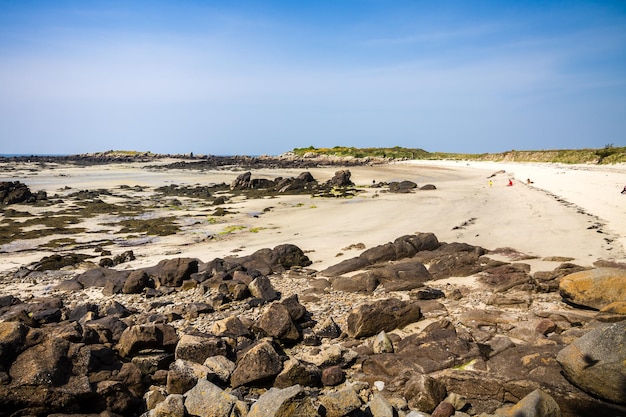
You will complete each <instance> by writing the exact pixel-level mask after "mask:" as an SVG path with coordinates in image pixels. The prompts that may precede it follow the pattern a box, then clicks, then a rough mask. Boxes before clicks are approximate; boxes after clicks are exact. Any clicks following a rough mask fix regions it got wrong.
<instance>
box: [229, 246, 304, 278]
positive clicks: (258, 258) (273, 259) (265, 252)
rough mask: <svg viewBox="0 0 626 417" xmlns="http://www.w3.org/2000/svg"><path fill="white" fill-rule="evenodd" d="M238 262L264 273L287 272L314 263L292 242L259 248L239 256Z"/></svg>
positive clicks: (248, 268)
mask: <svg viewBox="0 0 626 417" xmlns="http://www.w3.org/2000/svg"><path fill="white" fill-rule="evenodd" d="M236 262H237V264H239V265H241V266H243V267H244V268H245V269H247V270H256V271H259V272H260V273H261V274H263V275H269V274H272V273H281V272H285V271H288V270H289V269H291V268H292V267H306V266H309V265H311V263H312V262H311V260H310V259H309V258H308V257H307V256H306V255H305V254H304V252H303V251H302V249H300V248H299V247H297V246H296V245H292V244H282V245H278V246H276V247H275V248H274V249H269V248H264V249H259V250H258V251H256V252H254V253H252V254H251V255H248V256H242V257H240V258H237V260H236Z"/></svg>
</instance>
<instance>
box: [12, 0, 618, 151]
mask: <svg viewBox="0 0 626 417" xmlns="http://www.w3.org/2000/svg"><path fill="white" fill-rule="evenodd" d="M609 144H610V145H614V146H626V1H577V0H568V1H550V0H546V1H524V0H517V1H505V0H501V1H472V0H459V1H447V0H438V1H420V0H406V1H403V0H398V1H395V0H334V1H330V0H316V1H308V0H302V1H287V0H285V1H262V0H258V1H238V0H229V1H211V0H206V1H200V0H196V1H194V0H172V1H160V0H153V1H128V0H127V1H115V0H107V1H104V0H102V1H88V0H82V1H65V0H55V1H48V0H46V1H31V0H19V1H18V0H0V154H77V153H87V152H100V151H106V150H137V151H150V152H155V153H170V154H183V153H190V152H193V153H194V154H211V155H261V154H268V155H278V154H281V153H283V152H287V151H289V150H292V149H294V148H303V147H308V146H314V147H317V148H321V147H334V146H354V147H393V146H402V147H410V148H421V149H425V150H427V151H430V152H458V153H484V152H503V151H507V150H513V149H515V150H540V149H579V148H602V147H604V146H606V145H609Z"/></svg>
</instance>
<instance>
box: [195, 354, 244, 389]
mask: <svg viewBox="0 0 626 417" xmlns="http://www.w3.org/2000/svg"><path fill="white" fill-rule="evenodd" d="M203 365H204V366H206V367H207V368H209V371H210V372H211V373H213V374H215V376H216V377H217V378H218V379H219V380H220V381H222V382H223V383H225V384H228V382H229V381H230V376H231V375H232V373H233V371H234V370H235V367H236V365H235V363H234V362H232V361H231V360H230V359H228V358H227V357H226V356H211V357H209V358H206V360H205V361H204V364H203Z"/></svg>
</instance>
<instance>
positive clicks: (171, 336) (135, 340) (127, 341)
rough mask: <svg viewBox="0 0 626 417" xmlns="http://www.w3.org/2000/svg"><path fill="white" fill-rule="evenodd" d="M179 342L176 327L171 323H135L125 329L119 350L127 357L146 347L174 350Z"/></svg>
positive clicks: (167, 350) (118, 346)
mask: <svg viewBox="0 0 626 417" xmlns="http://www.w3.org/2000/svg"><path fill="white" fill-rule="evenodd" d="M177 343H178V335H177V334H176V329H175V328H174V327H172V326H170V325H169V324H145V325H135V326H131V327H128V328H127V329H126V330H124V332H123V333H122V336H121V337H120V340H119V343H118V344H117V350H118V352H119V354H120V356H121V357H123V358H125V357H130V356H133V355H135V354H136V353H138V352H140V351H142V350H145V349H156V350H159V351H165V352H173V351H174V348H175V347H176V344H177Z"/></svg>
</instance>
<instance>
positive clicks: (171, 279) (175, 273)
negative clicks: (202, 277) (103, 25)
mask: <svg viewBox="0 0 626 417" xmlns="http://www.w3.org/2000/svg"><path fill="white" fill-rule="evenodd" d="M145 271H146V272H147V273H148V275H149V276H150V277H151V278H153V280H154V282H155V284H157V285H158V286H164V287H180V285H181V284H182V283H183V281H184V280H187V279H189V278H190V276H191V274H194V273H196V272H198V260H197V259H192V258H175V259H164V260H162V261H160V262H159V263H158V264H157V265H156V266H154V267H151V268H146V269H145Z"/></svg>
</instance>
